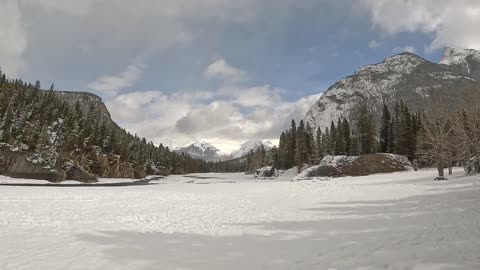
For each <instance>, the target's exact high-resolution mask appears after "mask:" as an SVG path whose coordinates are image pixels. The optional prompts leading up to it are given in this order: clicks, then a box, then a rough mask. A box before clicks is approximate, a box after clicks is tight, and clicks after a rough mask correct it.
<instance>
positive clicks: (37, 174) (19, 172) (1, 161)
mask: <svg viewBox="0 0 480 270" xmlns="http://www.w3.org/2000/svg"><path fill="white" fill-rule="evenodd" d="M0 174H3V175H6V176H9V177H14V178H31V179H39V180H47V181H50V182H61V181H64V180H66V179H67V174H66V173H65V171H63V170H61V169H52V168H47V167H44V166H42V165H41V164H39V163H35V162H32V161H29V160H28V159H27V155H26V153H25V152H20V151H13V150H12V148H11V147H10V146H9V145H1V146H0Z"/></svg>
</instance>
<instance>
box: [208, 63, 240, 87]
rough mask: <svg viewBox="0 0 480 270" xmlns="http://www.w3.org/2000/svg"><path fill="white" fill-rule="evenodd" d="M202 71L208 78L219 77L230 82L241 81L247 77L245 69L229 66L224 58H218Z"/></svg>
mask: <svg viewBox="0 0 480 270" xmlns="http://www.w3.org/2000/svg"><path fill="white" fill-rule="evenodd" d="M204 73H205V76H207V77H209V78H219V79H222V80H224V81H226V82H230V83H238V82H242V81H245V80H246V78H247V73H246V72H245V71H243V70H241V69H238V68H235V67H233V66H231V65H230V64H228V63H227V61H225V59H219V60H217V61H215V62H213V63H211V64H210V65H208V67H207V68H206V69H205V72H204Z"/></svg>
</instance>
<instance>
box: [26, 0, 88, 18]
mask: <svg viewBox="0 0 480 270" xmlns="http://www.w3.org/2000/svg"><path fill="white" fill-rule="evenodd" d="M93 1H94V0H81V1H77V0H19V2H20V3H21V4H22V5H27V6H31V7H38V8H41V9H43V10H45V11H47V12H49V13H55V12H59V13H64V14H67V15H73V16H85V15H87V14H88V12H89V11H90V8H91V6H92V4H93Z"/></svg>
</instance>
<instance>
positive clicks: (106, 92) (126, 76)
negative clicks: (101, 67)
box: [88, 64, 146, 97]
mask: <svg viewBox="0 0 480 270" xmlns="http://www.w3.org/2000/svg"><path fill="white" fill-rule="evenodd" d="M145 68H146V66H145V65H143V64H139V65H130V66H128V67H127V68H126V69H125V71H123V72H122V73H120V74H118V75H113V76H101V77H99V78H98V79H96V80H95V81H93V82H91V83H89V84H88V88H90V89H92V90H94V91H95V92H96V93H98V94H100V95H102V96H106V97H111V96H114V95H116V94H117V93H118V92H119V91H120V90H122V89H125V88H126V87H129V86H132V85H133V84H134V83H135V82H136V81H137V80H138V79H140V76H141V75H142V72H143V70H144V69H145Z"/></svg>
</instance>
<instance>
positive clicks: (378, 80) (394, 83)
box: [305, 48, 480, 129]
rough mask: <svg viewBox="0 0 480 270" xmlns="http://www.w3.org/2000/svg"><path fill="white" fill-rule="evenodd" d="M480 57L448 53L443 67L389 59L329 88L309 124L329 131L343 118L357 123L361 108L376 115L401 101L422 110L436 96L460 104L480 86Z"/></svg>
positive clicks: (403, 56) (405, 56)
mask: <svg viewBox="0 0 480 270" xmlns="http://www.w3.org/2000/svg"><path fill="white" fill-rule="evenodd" d="M479 56H480V52H478V51H475V50H459V49H451V48H447V49H445V53H444V58H443V60H442V61H441V64H438V63H433V62H430V61H428V60H426V59H423V58H422V57H420V56H417V55H415V54H412V53H408V52H403V53H400V54H397V55H394V56H391V57H388V58H386V59H385V60H384V61H382V62H381V63H378V64H373V65H367V66H365V67H363V68H360V69H359V70H357V71H356V72H355V73H354V74H353V75H351V76H348V77H346V78H343V79H341V80H339V81H338V82H336V83H335V84H334V85H332V86H331V87H329V88H328V89H327V91H326V92H325V93H323V95H322V96H321V97H320V99H319V100H318V101H317V102H316V103H315V104H314V105H313V106H312V107H311V108H310V109H309V110H308V112H307V113H306V115H305V121H307V122H309V123H310V124H311V125H312V127H314V128H317V127H320V128H322V129H325V128H326V127H328V126H330V123H331V122H332V121H336V120H337V119H338V118H339V117H347V118H351V117H352V113H353V110H354V108H355V107H356V106H357V105H358V104H360V103H361V102H366V103H367V105H368V106H369V107H370V108H372V110H373V111H374V112H380V110H381V107H382V106H383V104H384V103H387V104H391V103H392V102H394V101H397V100H400V99H403V100H404V101H405V103H406V104H407V105H409V106H410V107H412V109H418V108H421V107H422V106H424V105H425V102H426V98H427V97H428V96H429V95H430V94H431V93H432V92H436V93H438V94H440V95H443V96H445V97H447V98H448V99H450V100H452V101H455V99H458V98H459V96H460V95H459V92H461V91H466V90H467V89H471V88H474V87H476V88H478V87H479V86H480V83H479V82H478V81H479V80H480V57H479ZM462 59H464V60H465V61H463V60H462ZM458 63H459V64H458ZM465 67H467V68H465Z"/></svg>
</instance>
